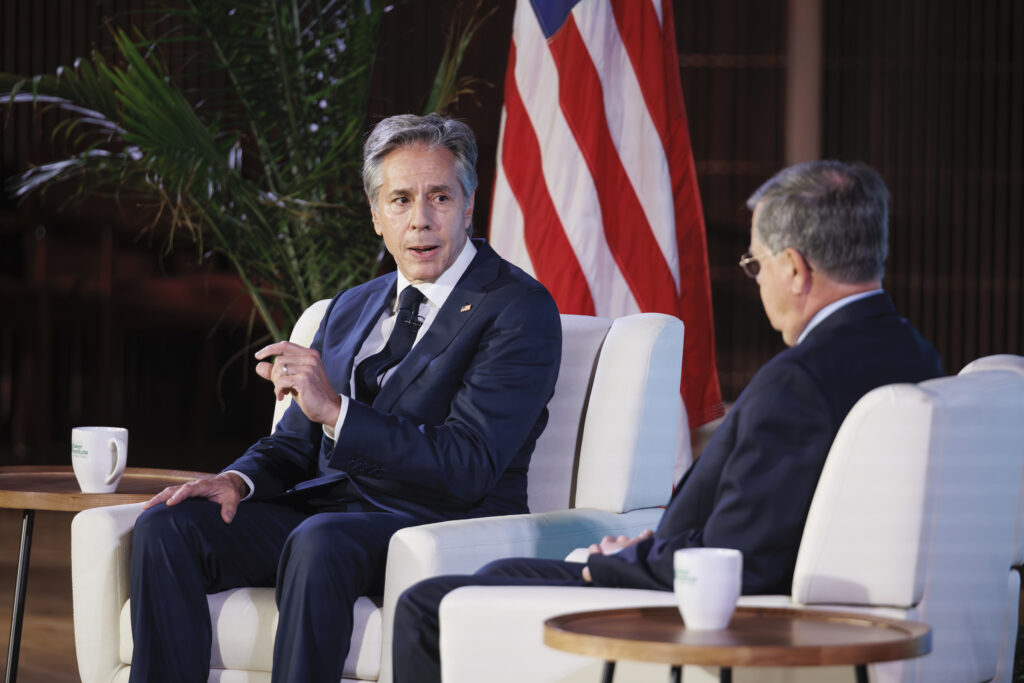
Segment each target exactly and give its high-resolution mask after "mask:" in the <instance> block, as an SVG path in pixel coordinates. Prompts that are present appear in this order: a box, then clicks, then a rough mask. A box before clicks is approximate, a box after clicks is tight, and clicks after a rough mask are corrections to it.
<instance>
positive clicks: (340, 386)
mask: <svg viewBox="0 0 1024 683" xmlns="http://www.w3.org/2000/svg"><path fill="white" fill-rule="evenodd" d="M396 279H397V277H396V275H395V274H394V273H389V274H387V275H385V276H383V277H381V278H380V279H379V281H378V286H377V289H376V290H374V291H373V292H371V293H370V294H369V295H368V296H367V298H366V300H365V302H364V304H363V307H362V310H361V311H360V312H359V317H358V318H357V319H356V321H355V323H354V324H353V325H352V327H351V328H350V329H351V330H352V332H353V333H349V334H342V335H341V338H342V339H343V344H342V347H341V348H340V350H339V352H338V354H337V357H338V358H344V359H345V366H344V367H340V368H338V374H337V375H336V377H335V378H332V379H336V381H332V383H331V384H332V386H334V389H335V391H338V393H341V394H344V395H345V396H351V395H352V385H351V378H352V362H353V361H354V359H355V357H356V354H357V353H359V349H361V348H362V347H363V343H364V342H365V341H366V338H367V337H368V336H369V334H370V331H371V330H372V329H373V326H374V325H375V324H376V323H377V321H378V320H380V316H381V314H382V313H383V312H384V309H385V308H386V307H387V306H388V304H389V303H391V302H390V298H391V292H392V290H393V289H394V288H395V280H396ZM343 318H344V316H342V319H339V323H340V324H341V325H345V324H346V321H345V320H344V319H343Z"/></svg>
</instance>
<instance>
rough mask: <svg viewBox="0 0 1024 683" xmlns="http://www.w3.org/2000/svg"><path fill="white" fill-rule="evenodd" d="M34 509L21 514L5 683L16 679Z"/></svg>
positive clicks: (11, 682)
mask: <svg viewBox="0 0 1024 683" xmlns="http://www.w3.org/2000/svg"><path fill="white" fill-rule="evenodd" d="M35 515H36V513H35V511H34V510H24V511H23V512H22V514H21V551H20V553H19V555H18V578H17V579H16V581H15V584H14V609H13V610H12V611H11V644H10V646H9V647H8V649H7V683H14V681H16V680H17V679H18V653H19V651H20V650H21V622H22V619H23V618H24V616H25V585H26V584H27V583H28V558H29V553H30V552H31V550H32V523H33V521H34V520H35Z"/></svg>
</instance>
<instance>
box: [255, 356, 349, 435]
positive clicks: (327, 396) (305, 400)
mask: <svg viewBox="0 0 1024 683" xmlns="http://www.w3.org/2000/svg"><path fill="white" fill-rule="evenodd" d="M271 357H273V361H272V362H266V361H264V362H263V363H259V364H258V365H257V366H256V374H258V375H259V376H260V377H262V378H263V379H266V380H269V381H271V382H273V383H274V393H276V394H277V400H278V401H280V400H281V399H283V398H284V397H285V396H287V395H289V394H291V396H292V398H294V400H295V402H296V403H298V404H299V408H301V409H302V412H303V413H305V414H306V417H308V418H309V419H310V420H312V421H313V422H319V423H320V424H323V425H327V426H328V427H332V428H333V427H334V425H335V424H336V423H337V422H338V413H339V411H340V410H341V398H340V397H339V396H338V393H337V392H336V391H335V390H334V388H333V387H331V383H330V381H329V380H328V379H327V373H326V372H325V371H324V366H323V363H322V362H321V361H320V354H319V353H318V352H316V351H314V350H313V349H307V348H306V347H305V346H299V345H298V344H293V343H291V342H286V341H283V342H277V343H276V344H271V345H270V346H265V347H263V348H262V349H260V350H259V351H257V352H256V360H261V361H262V360H264V359H265V358H271Z"/></svg>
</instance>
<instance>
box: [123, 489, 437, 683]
mask: <svg viewBox="0 0 1024 683" xmlns="http://www.w3.org/2000/svg"><path fill="white" fill-rule="evenodd" d="M360 507H364V508H366V509H360ZM418 523H421V522H420V520H417V519H416V518H415V517H413V516H411V515H405V514H397V513H394V512H387V511H380V510H378V509H377V508H374V507H373V506H370V505H366V506H359V505H358V504H355V505H352V506H350V510H349V511H344V512H315V513H314V512H311V511H309V510H303V509H299V508H294V507H289V506H285V505H278V504H273V503H263V502H244V503H242V504H241V505H239V507H238V512H237V514H236V515H235V518H234V519H233V520H232V521H231V523H230V524H226V523H225V522H224V521H223V520H222V519H221V517H220V505H219V504H217V503H213V502H211V501H208V500H203V499H195V498H193V499H188V500H185V501H183V502H181V503H179V504H178V505H175V506H173V507H167V506H166V505H158V506H156V507H154V508H152V509H150V510H147V511H145V512H144V513H143V514H142V515H141V516H140V517H139V519H138V522H137V523H136V526H135V531H134V533H133V537H132V561H131V619H132V635H133V639H134V653H133V656H132V668H131V676H130V680H131V681H132V682H138V683H141V682H143V681H145V682H147V683H158V682H160V681H168V682H170V681H174V682H175V683H183V682H185V683H191V682H195V683H205V682H206V681H207V679H208V677H209V671H210V653H211V647H212V626H211V623H210V611H209V607H208V605H207V600H206V596H207V594H208V593H216V592H219V591H223V590H227V589H229V588H236V587H241V586H276V600H277V607H278V613H279V617H278V626H277V636H276V638H275V641H274V664H273V674H272V680H273V681H275V682H277V681H281V682H283V681H304V682H306V681H308V682H310V683H319V682H321V681H322V682H323V683H328V682H329V683H338V680H339V679H340V678H341V676H342V671H343V666H344V663H345V657H346V656H347V654H348V649H349V641H350V640H351V637H352V606H353V604H354V603H355V601H356V599H357V598H358V597H359V596H361V595H368V594H370V595H372V594H379V593H381V592H382V591H383V579H384V569H385V564H386V560H387V548H388V542H389V540H390V538H391V535H392V534H393V533H394V532H395V531H397V530H399V529H401V528H403V527H406V526H411V525H414V524H418Z"/></svg>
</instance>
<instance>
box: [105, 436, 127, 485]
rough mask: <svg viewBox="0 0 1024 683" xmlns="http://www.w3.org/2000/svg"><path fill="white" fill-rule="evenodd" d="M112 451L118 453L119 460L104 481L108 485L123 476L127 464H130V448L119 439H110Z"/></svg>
mask: <svg viewBox="0 0 1024 683" xmlns="http://www.w3.org/2000/svg"><path fill="white" fill-rule="evenodd" d="M110 453H111V454H112V455H113V454H116V455H117V462H115V463H114V469H113V471H112V472H111V473H110V474H108V475H107V480H106V482H104V483H105V484H106V485H107V486H110V485H111V484H113V483H114V482H115V481H117V480H118V479H120V478H121V475H122V474H124V468H125V465H127V464H128V449H127V448H126V447H125V445H124V444H122V443H121V442H120V441H118V440H117V439H111V440H110Z"/></svg>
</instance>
